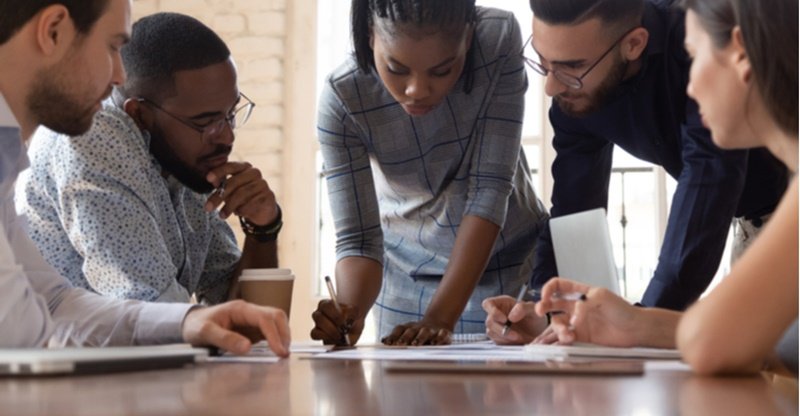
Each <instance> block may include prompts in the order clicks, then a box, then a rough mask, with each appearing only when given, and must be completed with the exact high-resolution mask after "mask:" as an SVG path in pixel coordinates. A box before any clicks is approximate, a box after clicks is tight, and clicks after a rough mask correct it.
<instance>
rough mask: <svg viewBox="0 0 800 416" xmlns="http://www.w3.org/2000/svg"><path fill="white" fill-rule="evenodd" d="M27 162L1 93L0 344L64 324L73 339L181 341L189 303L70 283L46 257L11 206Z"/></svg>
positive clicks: (21, 341) (36, 337) (40, 338)
mask: <svg viewBox="0 0 800 416" xmlns="http://www.w3.org/2000/svg"><path fill="white" fill-rule="evenodd" d="M27 166H28V157H27V155H26V153H25V147H24V146H23V143H22V139H21V138H20V129H19V125H18V123H17V121H16V119H15V118H14V116H13V114H12V113H11V109H10V108H9V107H8V104H7V103H6V101H5V98H4V97H3V95H2V94H1V93H0V348H3V347H6V348H7V347H41V346H44V345H45V344H46V343H47V341H48V339H49V338H50V336H51V334H53V332H54V331H56V330H57V329H61V328H65V327H71V328H72V329H71V331H70V334H69V340H68V341H69V344H72V345H89V346H106V345H131V344H134V345H135V344H153V343H171V342H181V340H182V337H181V325H182V322H183V319H184V317H185V316H186V313H187V312H188V310H189V309H190V308H191V305H189V304H177V303H167V304H163V303H162V304H154V303H145V302H139V301H120V300H115V299H110V298H105V297H103V296H100V295H97V294H93V293H91V292H88V291H86V290H83V289H79V288H75V287H73V286H72V285H71V284H70V283H69V282H68V281H67V280H66V279H65V278H63V277H61V276H60V275H59V274H58V273H57V272H56V271H55V270H54V269H53V268H52V267H51V266H50V265H49V264H47V262H46V261H45V260H44V259H43V258H42V256H41V254H39V251H38V250H37V249H36V246H35V245H34V244H33V242H31V240H30V238H29V237H28V233H27V229H26V228H27V225H26V220H25V217H23V216H19V215H17V213H16V210H15V207H14V182H15V181H16V179H17V176H18V175H19V173H20V172H21V171H22V170H24V169H25V168H27ZM62 336H63V334H62Z"/></svg>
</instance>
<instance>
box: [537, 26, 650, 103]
mask: <svg viewBox="0 0 800 416" xmlns="http://www.w3.org/2000/svg"><path fill="white" fill-rule="evenodd" d="M638 28H639V26H636V27H633V28H631V29H630V30H628V31H627V32H625V33H623V34H622V36H620V37H619V39H617V41H616V42H614V43H612V44H611V46H610V47H609V48H608V49H606V51H605V52H603V54H602V55H600V57H599V58H597V60H596V61H594V63H593V64H592V65H591V66H590V67H589V68H588V69H587V70H586V71H584V72H583V74H581V75H580V76H577V77H576V76H575V75H572V74H568V73H566V72H562V71H560V70H558V69H547V68H545V67H544V66H543V65H542V64H541V63H539V62H538V61H536V60H535V59H533V58H528V57H527V56H525V49H526V48H527V47H528V44H530V43H531V39H533V35H531V36H530V37H528V40H527V41H526V42H525V45H524V46H523V47H522V58H523V59H525V63H526V64H528V66H530V67H531V69H533V70H534V71H535V72H536V73H537V74H539V75H542V76H545V77H546V76H547V74H549V73H552V74H553V76H554V77H556V79H557V80H559V81H560V82H561V83H562V84H564V85H566V86H568V87H570V88H573V89H576V90H579V89H581V88H583V78H585V77H586V75H589V72H592V70H593V69H594V68H595V67H596V66H597V64H599V63H600V62H601V61H602V60H603V58H605V57H606V56H607V55H608V54H609V53H611V51H613V50H614V48H615V47H617V45H618V44H619V43H620V42H622V39H625V36H628V34H629V33H631V32H633V31H634V30H636V29H638Z"/></svg>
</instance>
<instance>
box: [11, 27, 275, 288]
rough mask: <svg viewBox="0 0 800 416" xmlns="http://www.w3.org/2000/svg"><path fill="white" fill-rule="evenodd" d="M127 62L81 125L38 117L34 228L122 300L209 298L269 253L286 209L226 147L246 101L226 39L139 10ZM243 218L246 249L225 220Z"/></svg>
mask: <svg viewBox="0 0 800 416" xmlns="http://www.w3.org/2000/svg"><path fill="white" fill-rule="evenodd" d="M122 63H123V66H124V68H125V70H126V72H127V74H128V77H127V80H126V82H125V83H124V84H123V85H121V86H118V87H117V88H116V89H115V91H114V92H113V94H112V100H110V101H108V102H105V103H104V104H103V109H102V110H101V111H100V112H99V113H98V115H97V116H96V117H95V119H94V123H93V125H92V127H91V129H90V130H89V131H88V132H87V133H85V134H84V135H83V136H81V137H58V136H59V134H57V133H54V132H52V131H50V130H47V129H44V128H42V129H40V130H39V131H38V132H37V133H36V135H35V136H34V139H33V142H32V145H31V148H30V151H29V154H30V158H31V173H30V176H29V178H28V180H27V181H21V184H20V185H19V186H20V187H21V188H22V189H21V192H20V194H21V195H24V201H18V202H20V203H21V204H20V205H22V206H23V207H24V210H25V213H26V214H27V215H28V217H29V221H30V228H31V237H32V239H33V240H34V242H35V243H36V245H37V246H38V247H39V249H40V251H41V252H42V254H43V255H44V257H45V258H46V259H47V261H48V262H49V263H51V264H52V265H53V266H55V268H56V269H57V270H58V271H60V272H61V273H62V274H63V275H64V276H66V277H67V278H69V280H70V281H71V282H72V283H73V284H74V285H76V286H79V287H83V288H85V289H88V290H93V291H95V292H98V293H100V294H103V295H107V296H111V297H115V298H120V299H139V300H147V301H158V302H187V301H189V300H190V298H191V296H192V295H195V296H196V297H197V299H198V300H200V301H201V302H204V303H208V304H216V303H220V302H223V301H225V300H226V299H228V298H229V296H230V291H231V289H232V284H233V282H235V280H236V278H235V276H236V274H237V273H238V272H239V271H240V270H241V269H243V268H265V267H276V266H277V253H276V242H275V240H276V238H277V235H278V231H279V230H280V228H281V224H282V222H281V212H280V208H279V207H278V205H277V203H276V201H275V195H274V194H273V192H272V190H271V189H270V187H269V185H268V184H267V182H266V181H265V180H264V178H262V175H261V173H260V172H259V170H258V169H256V168H254V167H253V166H251V165H250V164H249V163H245V162H234V161H230V160H229V159H228V158H229V156H230V153H231V150H232V146H233V142H234V138H235V137H234V130H235V129H236V128H238V127H241V126H242V125H244V124H245V123H246V122H247V120H248V118H249V117H250V114H251V113H252V111H253V107H254V106H255V104H253V102H252V101H250V99H248V98H247V96H246V95H245V94H243V93H241V92H240V91H239V89H238V86H237V73H236V67H235V65H234V63H233V60H232V59H231V56H230V51H229V50H228V48H227V46H226V45H225V43H224V42H223V41H222V39H220V38H219V36H217V35H216V34H215V33H214V32H213V31H211V29H209V28H208V27H206V26H205V25H203V24H202V23H201V22H199V21H197V20H196V19H194V18H191V17H189V16H184V15H180V14H175V13H159V14H155V15H152V16H148V17H145V18H143V19H141V20H140V21H138V22H137V23H136V24H134V25H133V31H132V36H131V41H130V43H129V44H127V45H126V46H124V47H123V48H122ZM230 215H236V216H238V217H239V220H240V222H241V225H242V228H243V230H244V233H245V235H246V240H245V245H244V250H243V251H242V250H240V249H239V247H238V245H237V243H236V239H235V237H234V233H233V230H232V229H231V228H230V226H229V225H228V224H227V223H226V222H225V219H226V218H228V217H229V216H230Z"/></svg>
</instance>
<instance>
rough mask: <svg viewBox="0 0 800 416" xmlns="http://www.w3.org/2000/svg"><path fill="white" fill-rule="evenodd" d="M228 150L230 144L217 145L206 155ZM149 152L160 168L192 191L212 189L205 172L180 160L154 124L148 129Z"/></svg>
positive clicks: (222, 152) (215, 154)
mask: <svg viewBox="0 0 800 416" xmlns="http://www.w3.org/2000/svg"><path fill="white" fill-rule="evenodd" d="M230 150H231V149H230V146H218V147H217V148H216V149H214V153H213V154H212V155H210V156H208V157H209V158H210V157H214V156H218V155H220V154H226V153H230ZM150 153H151V154H152V155H153V157H155V158H156V160H157V161H158V163H159V164H160V165H161V169H163V170H164V171H165V172H166V173H168V174H170V175H172V176H174V177H175V179H177V180H178V182H180V183H182V184H183V185H184V186H186V187H187V188H189V189H191V190H192V191H194V192H197V193H199V194H207V193H209V192H211V191H213V190H214V185H212V184H211V183H210V182H209V181H208V180H206V175H207V173H202V172H198V171H197V169H194V168H193V167H191V166H189V165H188V164H186V163H184V162H183V161H181V159H180V158H179V157H178V154H177V152H176V151H175V150H174V149H173V148H172V147H171V146H170V145H169V143H167V140H166V139H165V137H164V134H163V133H162V132H161V131H160V130H158V128H157V127H155V126H153V129H152V131H150Z"/></svg>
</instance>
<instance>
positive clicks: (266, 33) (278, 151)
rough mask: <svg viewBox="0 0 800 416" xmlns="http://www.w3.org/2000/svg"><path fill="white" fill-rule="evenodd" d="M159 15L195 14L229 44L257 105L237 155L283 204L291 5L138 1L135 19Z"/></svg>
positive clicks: (271, 0) (275, 1)
mask: <svg viewBox="0 0 800 416" xmlns="http://www.w3.org/2000/svg"><path fill="white" fill-rule="evenodd" d="M160 11H168V12H178V13H184V14H188V15H190V16H193V17H195V18H197V19H199V20H200V21H202V22H203V23H205V24H207V25H208V26H209V27H211V28H212V29H213V30H214V31H216V32H217V33H218V34H219V35H220V36H221V37H222V39H224V40H225V42H226V43H227V44H228V47H229V48H230V49H231V53H232V54H233V58H234V60H235V61H236V64H237V67H238V69H239V88H240V89H241V91H242V92H244V93H245V94H247V96H248V97H250V99H252V100H253V101H254V102H255V103H256V108H255V110H254V111H253V116H252V118H251V119H250V121H249V122H248V124H247V126H245V127H243V128H242V129H241V130H240V131H238V132H237V136H236V142H235V144H234V149H233V157H234V158H235V159H238V160H247V161H248V162H250V163H252V164H253V165H254V166H256V167H258V168H259V169H261V172H262V173H263V174H264V176H265V177H266V178H267V181H268V182H269V184H270V187H271V188H272V189H273V191H274V192H275V194H276V196H277V198H278V201H279V202H280V201H281V192H280V191H281V186H282V180H283V177H282V175H281V170H282V169H281V163H282V156H283V155H282V148H283V146H282V143H283V141H284V137H283V127H282V126H283V115H284V98H283V94H284V71H283V65H284V55H285V38H286V1H285V0H134V1H133V20H134V21H136V20H137V19H139V18H140V17H142V16H146V15H149V14H152V13H156V12H160ZM312 168H313V167H311V166H310V167H309V169H312ZM231 224H232V225H233V229H234V230H236V231H237V236H238V237H239V238H240V239H241V238H242V236H241V234H240V233H239V226H238V222H236V221H231Z"/></svg>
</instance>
